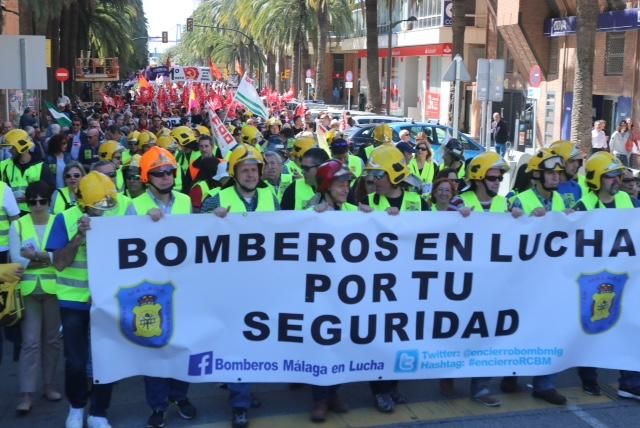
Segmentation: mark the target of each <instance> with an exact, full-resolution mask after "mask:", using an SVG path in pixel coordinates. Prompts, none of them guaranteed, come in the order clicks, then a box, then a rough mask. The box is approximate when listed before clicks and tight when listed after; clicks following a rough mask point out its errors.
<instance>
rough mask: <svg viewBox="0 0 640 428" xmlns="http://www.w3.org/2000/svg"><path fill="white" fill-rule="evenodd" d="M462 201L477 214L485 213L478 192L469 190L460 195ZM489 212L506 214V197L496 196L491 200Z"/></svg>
mask: <svg viewBox="0 0 640 428" xmlns="http://www.w3.org/2000/svg"><path fill="white" fill-rule="evenodd" d="M460 199H462V202H464V206H465V207H468V208H471V209H472V210H474V211H477V212H483V211H484V209H483V208H482V204H481V203H480V200H479V199H478V196H477V195H476V192H474V191H473V190H469V191H467V192H463V193H461V194H460ZM489 212H492V213H505V212H507V199H506V198H505V197H504V196H500V195H496V196H494V197H493V198H492V199H491V206H490V207H489Z"/></svg>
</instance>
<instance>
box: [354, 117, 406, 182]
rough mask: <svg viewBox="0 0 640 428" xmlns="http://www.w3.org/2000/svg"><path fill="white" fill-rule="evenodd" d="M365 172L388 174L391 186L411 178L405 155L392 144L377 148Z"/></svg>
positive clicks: (372, 153)
mask: <svg viewBox="0 0 640 428" xmlns="http://www.w3.org/2000/svg"><path fill="white" fill-rule="evenodd" d="M389 129H391V128H389ZM365 170H367V171H384V172H386V173H387V175H388V176H389V181H390V182H391V184H399V183H400V182H402V181H403V180H404V179H406V178H407V177H409V168H408V167H407V161H406V160H405V158H404V155H403V154H402V152H401V151H400V150H398V149H397V148H396V147H395V146H393V145H391V144H385V145H382V146H379V147H376V148H375V149H374V150H373V152H371V156H370V157H369V161H368V162H367V165H366V167H365Z"/></svg>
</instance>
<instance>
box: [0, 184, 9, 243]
mask: <svg viewBox="0 0 640 428" xmlns="http://www.w3.org/2000/svg"><path fill="white" fill-rule="evenodd" d="M9 191H11V189H9V186H7V184H6V183H4V182H2V181H0V246H2V247H8V246H9V228H10V227H11V223H10V221H9V214H8V213H7V211H5V209H4V194H5V192H9Z"/></svg>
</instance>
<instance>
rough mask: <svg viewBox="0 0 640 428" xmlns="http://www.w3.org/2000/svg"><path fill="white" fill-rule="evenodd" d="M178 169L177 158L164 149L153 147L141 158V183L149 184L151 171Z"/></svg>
mask: <svg viewBox="0 0 640 428" xmlns="http://www.w3.org/2000/svg"><path fill="white" fill-rule="evenodd" d="M163 167H165V168H170V169H177V168H178V164H177V163H176V158H175V157H173V155H172V154H171V152H169V151H168V150H166V149H163V148H162V147H158V146H153V147H151V148H150V149H149V150H147V152H146V153H145V154H143V155H142V157H141V158H140V181H142V182H143V183H148V182H149V171H153V170H154V169H158V168H163Z"/></svg>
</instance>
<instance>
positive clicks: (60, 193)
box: [51, 187, 76, 214]
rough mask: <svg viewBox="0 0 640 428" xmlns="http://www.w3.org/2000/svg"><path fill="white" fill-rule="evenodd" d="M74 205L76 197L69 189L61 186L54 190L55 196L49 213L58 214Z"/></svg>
mask: <svg viewBox="0 0 640 428" xmlns="http://www.w3.org/2000/svg"><path fill="white" fill-rule="evenodd" d="M75 205H76V199H75V197H74V196H73V195H72V194H71V189H69V188H68V187H62V188H60V189H57V190H56V198H55V201H54V203H53V208H52V210H51V214H60V213H61V212H62V211H66V210H68V209H69V208H71V207H73V206H75Z"/></svg>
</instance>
